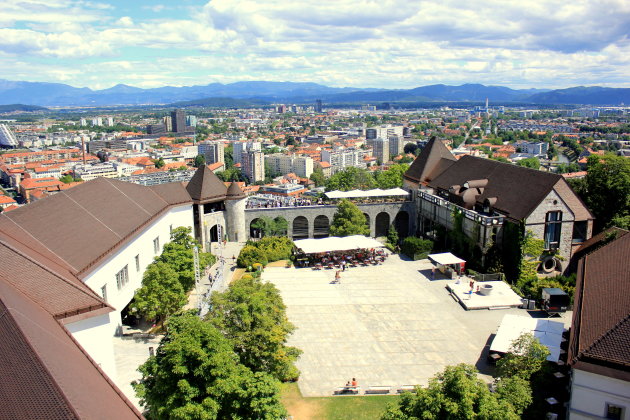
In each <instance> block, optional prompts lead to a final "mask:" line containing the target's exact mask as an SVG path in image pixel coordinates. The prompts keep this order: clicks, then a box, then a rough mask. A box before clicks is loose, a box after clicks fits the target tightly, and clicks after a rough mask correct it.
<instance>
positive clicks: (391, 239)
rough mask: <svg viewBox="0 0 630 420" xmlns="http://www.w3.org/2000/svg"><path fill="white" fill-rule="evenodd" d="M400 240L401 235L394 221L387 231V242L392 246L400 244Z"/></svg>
mask: <svg viewBox="0 0 630 420" xmlns="http://www.w3.org/2000/svg"><path fill="white" fill-rule="evenodd" d="M399 241H400V237H399V236H398V231H397V230H396V226H394V224H393V223H392V224H391V225H390V226H389V230H388V231H387V243H389V244H391V245H392V246H398V242H399Z"/></svg>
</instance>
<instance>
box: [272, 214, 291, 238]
mask: <svg viewBox="0 0 630 420" xmlns="http://www.w3.org/2000/svg"><path fill="white" fill-rule="evenodd" d="M273 221H274V222H276V227H277V228H279V227H280V222H282V226H284V229H282V230H278V231H277V232H276V235H277V236H287V230H288V229H289V222H287V219H286V218H284V217H282V216H278V217H275V218H274V219H273Z"/></svg>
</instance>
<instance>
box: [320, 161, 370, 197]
mask: <svg viewBox="0 0 630 420" xmlns="http://www.w3.org/2000/svg"><path fill="white" fill-rule="evenodd" d="M372 188H376V181H375V180H374V177H373V176H372V174H371V173H370V172H368V171H367V170H366V169H362V168H357V167H354V166H351V167H349V168H346V169H344V170H342V171H339V172H337V173H336V174H334V175H333V176H331V177H330V178H328V180H327V181H326V191H334V190H339V191H350V190H357V189H358V190H369V189H372Z"/></svg>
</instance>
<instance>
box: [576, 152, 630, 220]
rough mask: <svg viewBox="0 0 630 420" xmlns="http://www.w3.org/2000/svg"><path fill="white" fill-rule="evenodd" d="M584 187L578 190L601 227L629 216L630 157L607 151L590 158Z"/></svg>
mask: <svg viewBox="0 0 630 420" xmlns="http://www.w3.org/2000/svg"><path fill="white" fill-rule="evenodd" d="M583 185H584V189H582V190H581V191H580V190H578V191H577V192H578V194H580V195H581V196H582V198H583V199H584V201H585V202H586V205H587V206H588V208H589V209H590V210H591V211H592V212H593V215H594V216H595V222H596V224H597V227H598V230H603V229H604V228H607V227H610V226H613V225H614V223H613V220H615V221H616V222H619V221H622V220H623V218H625V217H628V216H630V159H628V158H625V157H623V156H615V155H612V154H607V155H604V156H600V155H591V156H589V158H588V163H587V174H586V177H585V180H584V184H583Z"/></svg>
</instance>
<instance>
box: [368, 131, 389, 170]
mask: <svg viewBox="0 0 630 420" xmlns="http://www.w3.org/2000/svg"><path fill="white" fill-rule="evenodd" d="M372 155H373V156H374V157H375V158H376V159H378V160H379V161H380V162H381V164H383V163H387V162H389V156H390V155H389V140H388V139H387V138H383V137H377V138H375V139H374V140H373V142H372Z"/></svg>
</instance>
